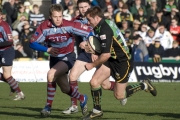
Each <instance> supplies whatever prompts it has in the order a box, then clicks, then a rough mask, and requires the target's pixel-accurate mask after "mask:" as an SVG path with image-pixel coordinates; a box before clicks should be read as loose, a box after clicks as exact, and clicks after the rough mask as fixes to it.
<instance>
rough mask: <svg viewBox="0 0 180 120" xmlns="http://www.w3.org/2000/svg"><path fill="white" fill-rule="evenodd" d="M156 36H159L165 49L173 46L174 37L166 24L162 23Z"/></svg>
mask: <svg viewBox="0 0 180 120" xmlns="http://www.w3.org/2000/svg"><path fill="white" fill-rule="evenodd" d="M156 38H159V40H160V43H161V45H162V46H163V48H164V50H167V49H170V48H172V43H173V37H172V35H171V34H170V33H169V31H167V30H166V29H165V26H164V24H160V25H159V27H158V29H157V31H156Z"/></svg>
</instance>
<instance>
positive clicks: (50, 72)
mask: <svg viewBox="0 0 180 120" xmlns="http://www.w3.org/2000/svg"><path fill="white" fill-rule="evenodd" d="M47 79H48V82H52V81H53V79H54V73H53V72H52V71H51V70H50V71H48V73H47Z"/></svg>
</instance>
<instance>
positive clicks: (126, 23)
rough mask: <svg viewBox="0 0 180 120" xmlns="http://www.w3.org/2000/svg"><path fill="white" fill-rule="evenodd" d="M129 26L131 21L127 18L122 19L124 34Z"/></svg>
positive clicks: (122, 31)
mask: <svg viewBox="0 0 180 120" xmlns="http://www.w3.org/2000/svg"><path fill="white" fill-rule="evenodd" d="M128 28H129V23H128V21H127V20H123V21H122V27H121V28H120V30H121V33H122V34H123V35H124V34H125V31H126V30H127V29H128Z"/></svg>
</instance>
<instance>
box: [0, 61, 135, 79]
mask: <svg viewBox="0 0 180 120" xmlns="http://www.w3.org/2000/svg"><path fill="white" fill-rule="evenodd" d="M48 70H49V61H14V62H13V69H12V76H13V77H14V78H15V79H16V80H17V81H18V82H47V72H48ZM95 70H96V69H95V68H94V69H92V70H90V71H85V72H84V73H82V74H81V76H80V77H79V79H78V81H80V82H89V81H90V80H91V78H92V75H93V73H94V71H95ZM0 72H2V69H0ZM110 80H111V81H114V79H113V78H112V77H110ZM129 82H137V79H136V76H135V73H134V71H133V72H132V74H131V77H130V80H129Z"/></svg>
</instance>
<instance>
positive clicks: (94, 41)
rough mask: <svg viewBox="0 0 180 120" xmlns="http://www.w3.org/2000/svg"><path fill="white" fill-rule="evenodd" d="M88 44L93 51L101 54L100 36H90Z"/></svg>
mask: <svg viewBox="0 0 180 120" xmlns="http://www.w3.org/2000/svg"><path fill="white" fill-rule="evenodd" d="M88 44H89V47H91V48H90V49H92V50H93V53H95V54H100V53H101V43H100V41H99V39H98V38H96V37H95V36H90V37H89V39H88Z"/></svg>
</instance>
